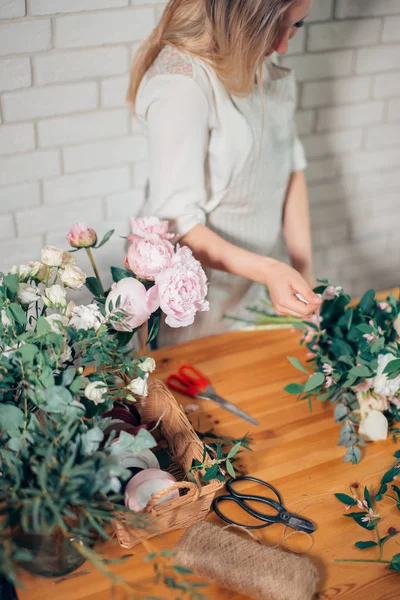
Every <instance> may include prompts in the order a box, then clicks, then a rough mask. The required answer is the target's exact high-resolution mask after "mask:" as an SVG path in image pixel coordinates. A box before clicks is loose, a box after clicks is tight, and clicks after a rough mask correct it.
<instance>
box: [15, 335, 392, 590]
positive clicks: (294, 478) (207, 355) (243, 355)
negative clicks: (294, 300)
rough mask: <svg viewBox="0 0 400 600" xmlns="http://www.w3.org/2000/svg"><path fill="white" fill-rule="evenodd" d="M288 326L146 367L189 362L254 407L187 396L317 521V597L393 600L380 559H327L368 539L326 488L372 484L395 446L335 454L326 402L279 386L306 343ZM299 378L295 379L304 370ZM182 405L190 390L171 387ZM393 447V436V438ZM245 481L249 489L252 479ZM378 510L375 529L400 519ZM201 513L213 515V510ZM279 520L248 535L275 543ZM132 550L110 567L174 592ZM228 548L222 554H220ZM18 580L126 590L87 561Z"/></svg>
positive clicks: (167, 354) (167, 355)
mask: <svg viewBox="0 0 400 600" xmlns="http://www.w3.org/2000/svg"><path fill="white" fill-rule="evenodd" d="M298 342H299V333H298V332H296V331H295V330H290V331H274V332H268V331H264V332H251V333H249V332H235V333H229V334H226V335H222V336H217V337H210V338H207V339H204V340H197V341H195V342H192V343H189V344H186V345H183V346H178V347H174V348H167V349H163V350H159V351H157V352H155V353H154V354H153V355H154V357H155V359H156V360H157V365H158V367H157V371H156V373H155V377H157V378H160V379H164V378H165V377H166V376H167V375H168V374H169V373H171V372H173V371H174V370H175V369H177V368H178V367H179V366H180V365H182V364H184V363H188V362H190V363H192V364H194V365H196V366H197V367H198V368H199V369H201V370H202V371H203V372H204V373H205V374H207V375H208V376H209V377H210V378H211V379H212V381H213V383H214V385H215V387H216V389H217V391H218V392H219V393H220V394H221V395H223V396H224V397H226V398H227V399H229V400H230V401H232V402H233V403H235V404H237V405H238V406H240V407H241V408H242V409H244V410H245V411H247V412H248V413H250V414H251V415H253V416H254V417H255V418H256V419H258V420H259V421H260V426H258V427H253V426H250V425H247V424H246V423H245V422H244V421H241V420H240V419H238V418H236V417H234V416H233V415H231V414H230V413H228V412H226V411H223V410H222V409H220V408H219V407H218V406H217V405H215V404H213V403H212V402H210V401H204V400H200V401H195V402H196V403H198V404H199V405H200V409H199V410H198V411H197V412H195V413H192V414H191V418H192V421H193V422H194V424H195V425H196V426H197V424H198V423H200V428H201V430H203V431H204V430H207V429H210V428H213V429H214V431H215V432H218V433H220V434H223V435H228V436H232V437H239V436H242V435H244V434H245V433H247V432H249V433H250V434H251V436H252V438H253V446H252V447H253V452H244V453H243V454H242V455H241V459H240V461H239V464H240V465H241V466H242V469H243V471H244V472H245V473H247V474H249V475H253V476H255V477H258V478H261V479H264V480H266V481H269V482H271V483H272V484H273V485H275V486H276V487H277V488H278V489H279V491H280V492H281V494H282V496H283V498H284V501H285V504H286V506H287V507H288V508H289V509H290V510H292V511H294V512H299V511H300V512H301V513H302V514H304V516H305V517H307V518H309V519H311V520H313V521H315V522H316V523H317V526H318V529H317V531H316V533H315V534H314V535H313V541H314V544H313V547H312V548H311V550H309V551H308V552H307V555H308V556H309V558H310V559H311V560H312V561H313V562H314V564H315V565H316V566H317V568H318V572H319V577H320V582H319V594H318V597H319V599H320V600H361V599H364V598H368V599H369V600H398V599H399V598H400V575H399V574H396V573H394V572H391V571H389V570H388V568H387V567H386V566H385V565H380V564H352V563H347V564H338V563H334V562H333V560H334V559H348V558H362V557H363V558H369V559H374V558H375V557H376V551H375V550H374V549H370V550H364V551H360V550H357V549H356V548H354V543H355V542H356V541H358V540H369V539H372V538H371V534H370V533H369V532H367V531H364V530H362V529H361V528H360V527H358V526H357V525H355V524H354V523H353V521H352V520H351V519H346V518H344V517H343V516H342V514H343V512H344V510H343V508H344V507H343V505H341V504H340V503H339V502H338V501H337V500H336V499H335V497H334V493H336V492H345V493H346V492H348V486H349V484H351V483H353V482H358V483H359V484H360V485H365V484H368V485H369V486H376V485H377V484H378V482H379V479H380V476H381V473H382V472H383V471H385V470H386V469H387V468H388V467H389V466H390V464H391V462H392V455H393V453H394V451H395V450H396V446H395V445H394V443H393V441H392V440H391V439H390V440H387V441H385V442H379V443H375V444H370V445H368V446H367V448H366V450H365V452H364V456H363V460H362V462H361V463H360V464H359V465H351V464H344V463H343V455H344V449H343V448H340V447H338V446H337V440H338V434H339V428H338V426H337V425H336V424H335V423H334V420H333V410H332V406H330V405H329V404H321V403H318V402H316V403H314V407H313V412H312V414H310V412H309V409H308V406H307V405H306V404H305V403H303V402H298V401H297V400H296V397H294V396H288V395H287V394H285V392H284V391H283V387H284V386H285V385H286V384H287V383H289V382H291V381H301V379H302V377H306V376H302V374H301V373H299V372H298V371H295V370H294V369H293V367H291V365H290V364H289V363H288V361H287V358H286V357H287V356H288V355H289V356H297V357H298V358H300V359H302V360H304V359H305V358H306V357H305V351H304V349H302V348H300V346H299V343H298ZM303 380H304V379H303ZM179 401H181V403H182V405H183V406H185V405H187V404H189V403H190V404H193V400H192V399H188V398H186V397H184V396H182V397H179ZM397 448H398V446H397ZM246 490H248V491H258V489H257V490H255V489H253V490H252V485H248V486H247V487H246ZM378 510H379V512H380V513H381V516H384V519H383V521H382V524H381V526H380V529H381V533H382V535H384V534H385V533H386V531H387V529H388V528H389V527H396V528H400V513H399V512H398V511H397V510H396V509H395V508H392V507H391V506H390V505H389V506H387V502H386V503H385V504H381V505H380V506H378ZM209 519H210V520H212V521H215V522H216V523H217V522H219V523H220V521H219V519H218V518H217V517H216V516H215V515H212V514H211V515H210V516H209ZM282 533H283V528H282V526H281V525H276V526H275V525H274V526H272V527H270V528H268V529H266V530H262V531H261V532H259V533H258V534H257V535H259V537H260V539H262V541H263V542H264V543H265V544H268V545H274V544H275V543H277V542H279V543H280V544H281V546H282V547H284V544H283V542H282ZM180 534H181V532H174V533H172V534H169V535H166V536H163V537H161V538H159V539H157V540H156V542H155V545H156V547H157V548H159V549H162V548H172V546H173V544H174V543H175V541H176V540H177V539H178V538H179V536H180ZM287 543H288V545H289V546H290V548H291V549H295V550H302V549H307V547H308V546H309V539H308V538H306V536H303V535H296V536H293V537H291V538H289V539H287ZM98 549H99V551H101V552H102V553H103V554H104V555H106V556H107V557H109V558H117V557H119V556H123V555H124V554H126V553H127V551H125V550H124V549H122V548H120V547H118V545H117V544H116V543H115V544H112V543H107V544H104V545H103V546H100V547H99V548H98ZM128 552H129V553H130V554H133V556H131V557H130V558H128V559H127V560H126V561H125V562H124V563H123V564H121V565H118V566H115V567H113V570H114V571H115V572H116V573H118V574H120V575H122V576H123V577H124V578H125V579H126V580H127V581H128V582H130V583H132V584H135V585H140V586H142V585H145V586H146V589H147V591H148V593H149V595H150V594H151V595H153V596H157V597H160V598H173V597H176V596H174V595H171V594H170V593H169V592H168V590H167V589H165V588H164V587H162V586H156V585H155V584H154V577H153V572H152V567H151V565H150V564H149V563H143V560H142V559H143V557H144V556H145V555H146V552H145V550H144V549H143V548H134V549H133V550H132V551H128ZM397 552H400V540H399V539H398V538H396V537H395V538H393V539H392V540H390V541H389V542H388V544H387V545H386V546H385V550H384V557H391V556H392V554H394V553H397ZM228 559H229V558H228V557H227V560H228ZM23 583H24V584H25V587H26V589H25V590H22V591H20V592H19V598H20V600H50V599H53V598H56V599H57V600H114V599H115V600H122V599H123V598H128V596H127V594H126V593H125V592H124V591H123V590H121V589H118V588H115V587H113V586H112V585H111V583H110V581H109V580H108V579H107V578H106V577H104V576H103V575H101V574H99V573H98V572H97V571H96V569H95V568H94V567H93V566H92V565H91V564H89V563H86V564H85V565H84V566H83V567H82V568H81V569H80V570H79V571H78V572H76V573H74V574H72V576H70V577H67V578H66V579H65V580H63V581H61V582H60V581H53V580H46V579H39V578H34V577H32V576H30V575H28V574H25V575H23ZM205 593H206V595H207V597H208V598H210V599H215V600H240V599H243V598H244V597H243V596H239V595H238V594H234V593H232V592H229V591H226V590H223V589H221V588H219V587H216V586H212V585H210V586H209V587H208V588H206V590H205Z"/></svg>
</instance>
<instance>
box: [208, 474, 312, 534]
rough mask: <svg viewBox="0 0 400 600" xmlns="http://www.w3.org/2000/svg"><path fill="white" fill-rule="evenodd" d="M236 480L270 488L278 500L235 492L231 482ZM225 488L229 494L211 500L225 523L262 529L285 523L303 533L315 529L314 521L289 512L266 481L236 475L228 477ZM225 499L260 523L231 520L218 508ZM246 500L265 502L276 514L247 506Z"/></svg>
mask: <svg viewBox="0 0 400 600" xmlns="http://www.w3.org/2000/svg"><path fill="white" fill-rule="evenodd" d="M238 481H251V482H253V483H259V484H260V485H262V486H264V487H266V488H268V489H270V490H271V491H272V492H273V493H274V494H275V496H276V497H277V499H278V502H277V501H276V500H273V499H272V498H266V497H264V496H253V495H251V494H242V493H241V492H237V491H236V490H235V489H234V488H233V484H234V483H236V482H238ZM226 489H227V491H228V492H229V494H226V495H225V496H218V497H217V498H215V499H214V501H213V509H214V510H215V512H216V513H217V515H218V516H219V517H220V518H221V519H222V520H223V521H225V522H226V523H229V524H231V525H239V526H241V527H244V528H245V529H263V528H264V527H269V525H273V524H274V523H282V524H283V525H287V526H288V527H291V528H292V529H295V530H296V531H304V532H305V533H313V532H314V531H315V529H316V527H315V525H314V523H312V522H311V521H309V520H308V519H304V517H301V516H300V515H296V514H294V513H291V512H289V511H288V510H287V509H286V508H285V506H284V504H283V500H282V497H281V495H280V493H279V492H278V490H277V489H275V488H274V487H273V486H272V485H271V484H269V483H267V482H266V481H262V480H261V479H256V477H248V476H247V475H243V476H241V477H236V479H233V478H232V479H230V480H229V481H228V482H227V484H226ZM226 501H230V502H235V504H238V505H239V506H240V508H242V509H243V510H244V511H245V512H246V513H247V514H249V515H251V516H252V517H254V518H255V519H258V520H259V521H262V524H261V525H243V524H242V523H238V522H237V521H233V520H232V519H230V518H229V517H227V516H226V514H225V513H223V512H222V511H221V509H220V506H219V505H220V503H221V502H226ZM248 502H259V503H260V504H266V505H267V506H269V507H271V508H273V509H274V510H276V515H275V514H274V515H270V514H266V513H262V512H258V510H255V509H254V508H252V507H251V506H249V504H248Z"/></svg>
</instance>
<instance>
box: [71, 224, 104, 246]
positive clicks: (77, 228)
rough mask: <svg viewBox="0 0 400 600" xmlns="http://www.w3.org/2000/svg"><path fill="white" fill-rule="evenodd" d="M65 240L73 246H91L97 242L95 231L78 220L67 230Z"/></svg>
mask: <svg viewBox="0 0 400 600" xmlns="http://www.w3.org/2000/svg"><path fill="white" fill-rule="evenodd" d="M67 241H68V242H69V243H70V245H71V246H72V247H73V248H91V247H92V246H95V245H96V243H97V233H96V232H95V230H94V229H91V228H90V227H88V226H87V225H86V223H83V222H82V221H78V222H77V223H74V225H72V227H71V229H70V230H69V232H68V235H67Z"/></svg>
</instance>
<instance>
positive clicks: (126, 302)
mask: <svg viewBox="0 0 400 600" xmlns="http://www.w3.org/2000/svg"><path fill="white" fill-rule="evenodd" d="M118 298H119V299H120V300H119V304H118V307H117V300H118ZM111 303H112V306H111ZM158 307H159V303H158V295H157V290H156V288H155V287H154V286H153V287H152V288H151V289H150V290H148V291H147V290H146V288H145V287H144V285H143V283H140V281H137V279H133V277H126V278H125V279H121V281H118V283H114V284H113V286H112V287H111V291H110V293H109V294H108V296H107V301H106V312H107V314H108V315H112V316H113V318H112V319H110V321H111V323H112V326H113V328H114V329H116V331H133V330H134V329H136V328H137V327H140V325H143V323H145V322H146V321H147V320H148V318H149V317H150V315H151V313H152V312H154V311H155V310H157V308H158Z"/></svg>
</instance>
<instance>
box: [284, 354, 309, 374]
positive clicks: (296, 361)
mask: <svg viewBox="0 0 400 600" xmlns="http://www.w3.org/2000/svg"><path fill="white" fill-rule="evenodd" d="M288 361H289V362H290V363H291V364H292V365H293V366H294V367H295V369H298V370H299V371H301V372H302V373H306V375H309V372H308V371H307V369H306V368H305V367H303V365H302V364H301V362H300V361H299V359H298V358H294V357H293V356H288Z"/></svg>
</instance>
